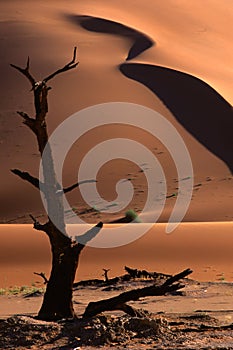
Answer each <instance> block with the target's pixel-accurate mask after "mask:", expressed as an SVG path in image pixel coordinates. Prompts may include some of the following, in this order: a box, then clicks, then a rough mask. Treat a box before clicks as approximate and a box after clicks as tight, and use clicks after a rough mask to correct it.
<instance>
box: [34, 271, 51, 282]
mask: <svg viewBox="0 0 233 350" xmlns="http://www.w3.org/2000/svg"><path fill="white" fill-rule="evenodd" d="M33 273H34V275H37V276H40V277H42V278H43V280H44V284H47V283H48V282H49V280H48V279H47V277H46V276H45V273H44V272H41V273H38V272H33Z"/></svg>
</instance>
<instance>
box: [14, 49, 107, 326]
mask: <svg viewBox="0 0 233 350" xmlns="http://www.w3.org/2000/svg"><path fill="white" fill-rule="evenodd" d="M76 51H77V50H76V47H75V48H74V53H73V58H72V60H71V61H70V62H69V63H67V64H66V65H65V66H64V67H63V68H60V69H58V70H56V71H55V72H53V73H52V74H50V75H48V76H47V77H45V78H44V79H43V80H42V81H36V80H35V78H34V77H33V76H32V74H31V72H30V61H29V58H28V60H27V64H26V67H25V68H21V67H18V66H16V65H13V64H12V65H11V66H12V67H13V68H15V69H17V70H18V71H19V72H20V73H21V74H23V75H24V76H25V77H26V78H27V79H28V80H29V82H30V84H31V88H32V89H31V90H32V91H33V94H34V107H35V116H34V117H31V116H29V115H28V114H27V113H25V112H21V111H19V112H17V113H18V114H19V115H20V117H21V118H22V119H23V123H24V124H25V125H26V126H27V127H28V128H29V129H30V130H31V131H32V132H33V133H34V134H35V136H36V139H37V144H38V148H39V152H40V154H41V156H42V153H43V151H44V149H45V146H46V145H47V143H48V132H47V125H46V116H47V113H48V91H49V90H50V89H51V88H50V87H49V86H48V85H47V83H48V82H49V81H50V80H51V79H53V78H54V77H55V76H57V75H58V74H61V73H63V72H66V71H69V70H71V69H74V68H76V67H77V65H78V62H76ZM47 147H49V145H48V146H47ZM42 167H43V175H44V180H43V181H44V182H43V183H40V181H39V179H38V178H36V177H35V176H32V175H30V174H29V173H28V172H23V171H21V170H19V169H13V170H11V171H12V173H14V174H15V175H17V176H19V177H20V178H21V179H23V180H26V181H28V182H29V183H30V184H31V185H33V186H34V187H35V188H37V189H39V188H41V189H43V191H44V193H45V200H46V203H47V212H48V221H47V222H46V223H45V224H42V223H39V222H38V221H37V220H36V219H35V218H33V216H31V217H32V219H33V221H34V228H35V229H36V230H38V231H44V232H45V233H46V234H47V236H48V238H49V241H50V245H51V251H52V269H51V274H50V277H49V281H48V283H47V285H46V292H45V295H44V299H43V303H42V306H41V309H40V311H39V313H38V318H39V319H42V320H58V319H62V318H73V317H74V316H75V314H74V309H73V303H72V287H73V282H74V278H75V273H76V269H77V266H78V260H79V255H80V253H81V251H82V249H83V248H84V246H85V245H86V243H87V242H88V241H89V240H91V239H92V238H93V237H95V236H96V234H97V233H98V231H99V230H100V229H101V227H102V225H103V224H102V223H99V224H97V225H96V227H97V229H94V230H90V231H88V232H87V233H85V234H83V235H82V236H81V237H80V239H81V240H80V242H82V243H79V242H74V241H72V239H71V238H70V237H69V236H68V235H65V234H64V232H66V228H65V219H64V208H63V197H62V195H58V194H57V191H58V190H61V185H60V184H59V183H58V181H57V178H56V174H55V171H54V164H53V158H52V151H51V149H50V148H49V152H48V157H47V159H46V162H43V158H42ZM78 186H79V184H78V183H77V184H74V185H71V186H69V187H68V188H67V189H64V190H63V192H64V193H66V192H69V191H71V190H72V189H74V188H76V187H78ZM59 192H61V191H59ZM54 212H55V213H56V215H57V217H58V218H59V225H56V226H55V224H54V223H53V222H52V220H51V219H50V217H53V214H54ZM50 214H51V215H50ZM58 227H59V228H58Z"/></svg>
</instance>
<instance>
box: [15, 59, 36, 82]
mask: <svg viewBox="0 0 233 350" xmlns="http://www.w3.org/2000/svg"><path fill="white" fill-rule="evenodd" d="M10 66H11V67H13V68H15V69H17V70H18V71H19V72H20V73H22V74H23V75H24V76H25V77H26V78H27V79H28V80H29V81H30V83H31V85H32V88H34V86H35V83H36V80H35V79H34V78H33V76H32V75H31V73H30V72H29V69H30V58H29V57H28V59H27V65H26V67H25V68H21V67H19V66H16V65H15V64H11V65H10Z"/></svg>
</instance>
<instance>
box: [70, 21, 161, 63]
mask: <svg viewBox="0 0 233 350" xmlns="http://www.w3.org/2000/svg"><path fill="white" fill-rule="evenodd" d="M67 18H68V19H69V20H70V21H72V22H73V23H76V24H78V25H80V26H81V27H82V28H84V29H86V30H89V31H92V32H97V33H106V34H113V35H118V36H122V37H124V38H127V39H130V40H132V41H133V45H132V47H131V48H130V50H129V53H128V56H127V58H126V60H131V59H133V58H135V57H137V56H138V55H140V54H141V53H142V52H143V51H145V50H147V49H149V48H150V47H152V46H153V45H154V41H153V40H152V39H151V38H149V37H148V36H146V35H145V34H143V33H140V32H139V31H137V30H135V29H132V28H129V27H127V26H125V25H123V24H121V23H118V22H114V21H110V20H107V19H103V18H97V17H92V16H81V15H67Z"/></svg>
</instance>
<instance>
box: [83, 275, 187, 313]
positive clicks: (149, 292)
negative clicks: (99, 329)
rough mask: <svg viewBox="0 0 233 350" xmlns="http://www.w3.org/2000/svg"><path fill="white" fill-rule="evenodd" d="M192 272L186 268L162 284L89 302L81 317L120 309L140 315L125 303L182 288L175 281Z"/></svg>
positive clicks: (181, 285) (182, 286)
mask: <svg viewBox="0 0 233 350" xmlns="http://www.w3.org/2000/svg"><path fill="white" fill-rule="evenodd" d="M191 273H192V270H190V269H186V270H184V271H182V272H181V273H178V274H177V275H174V276H172V277H170V278H168V279H167V280H166V281H165V282H164V283H163V284H162V285H160V286H156V285H152V286H149V287H144V288H138V289H134V290H130V291H128V292H124V293H121V294H120V295H118V296H116V297H112V298H109V299H105V300H100V301H96V302H90V303H89V304H88V306H87V308H86V310H85V312H84V314H83V317H93V316H95V315H97V314H100V313H101V312H104V311H112V310H122V311H124V312H126V313H127V314H129V315H131V316H138V317H140V316H142V314H141V312H140V311H139V310H137V309H135V308H133V307H132V306H129V305H127V304H126V303H127V302H129V301H136V300H138V299H139V298H144V297H147V296H159V295H164V294H166V293H171V292H174V291H177V290H179V289H182V288H184V285H183V284H180V283H175V282H177V281H179V280H180V279H182V278H185V277H187V276H188V275H190V274H191Z"/></svg>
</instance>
